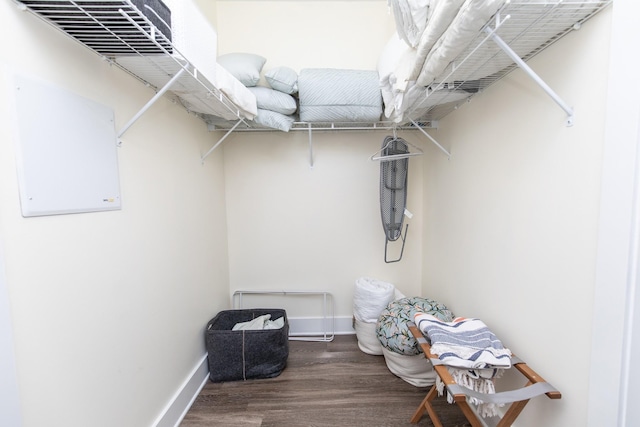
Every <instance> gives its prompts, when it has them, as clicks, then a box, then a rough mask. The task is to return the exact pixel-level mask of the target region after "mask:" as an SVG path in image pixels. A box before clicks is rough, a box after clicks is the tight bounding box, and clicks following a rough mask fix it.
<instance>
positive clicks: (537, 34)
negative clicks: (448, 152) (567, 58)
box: [406, 0, 612, 125]
mask: <svg viewBox="0 0 640 427" xmlns="http://www.w3.org/2000/svg"><path fill="white" fill-rule="evenodd" d="M611 3H612V1H611V0H607V1H593V0H587V1H562V0H554V1H525V0H519V1H518V0H511V1H507V2H506V3H505V4H504V6H503V7H502V8H501V9H500V11H499V12H498V13H497V14H496V15H494V16H493V17H492V18H491V19H490V20H489V22H487V23H486V25H485V26H484V27H483V28H482V30H481V31H479V32H478V34H477V35H476V37H475V38H474V39H473V41H472V42H471V43H469V44H468V46H467V47H466V48H465V49H464V50H463V51H462V52H461V53H460V54H459V55H458V56H457V57H456V58H455V59H454V60H453V61H451V62H450V63H449V65H448V66H447V67H446V69H445V70H444V71H443V72H442V73H441V74H440V76H438V77H437V78H436V79H435V81H434V83H433V84H432V85H431V86H430V87H429V89H428V90H427V92H426V95H425V96H424V98H423V99H422V100H420V101H419V102H417V103H415V104H414V105H413V107H412V108H411V109H410V110H409V112H408V113H407V114H406V116H407V117H411V118H412V119H414V120H419V121H423V122H432V121H433V122H437V121H438V120H441V119H442V118H443V117H445V116H446V115H448V114H450V113H451V112H452V111H454V110H455V109H456V108H458V107H459V106H460V104H461V103H463V102H466V101H468V100H469V98H471V97H472V96H474V95H475V94H476V93H479V92H481V91H482V90H484V89H486V88H487V87H489V86H490V85H492V84H493V83H495V82H497V81H498V80H500V79H501V78H503V77H504V76H506V75H507V74H509V73H510V72H511V71H513V70H515V69H517V68H521V69H523V71H524V72H525V73H527V74H528V75H529V76H530V77H531V78H532V79H533V81H534V83H535V84H538V85H539V86H540V87H541V88H542V89H543V90H544V91H545V92H546V93H547V94H548V95H549V96H550V97H551V98H552V100H553V101H554V102H555V103H556V104H558V106H559V107H560V108H562V109H563V110H564V111H565V112H566V114H567V125H571V124H572V123H573V109H572V107H570V106H569V104H568V103H567V102H565V101H564V100H563V99H561V98H560V96H558V94H557V93H556V92H555V91H554V90H553V89H552V88H551V87H549V86H548V85H547V84H546V83H545V82H544V81H543V80H542V79H541V78H540V77H539V76H538V75H537V74H536V73H535V71H534V70H533V69H532V68H531V67H529V66H528V65H527V63H526V62H527V61H528V60H529V59H531V58H533V57H534V56H535V55H537V54H538V53H540V52H542V51H543V50H544V49H546V48H547V47H549V46H550V45H552V44H553V43H555V42H556V41H558V40H560V39H561V38H562V37H563V36H565V35H567V34H568V33H570V32H572V31H576V30H579V29H580V28H581V26H582V24H584V22H585V21H587V20H588V19H590V18H591V17H593V16H594V15H595V14H596V13H598V12H600V11H601V10H602V9H604V8H605V7H607V6H608V5H609V4H611ZM442 89H447V90H448V91H449V93H451V94H452V95H453V94H459V93H460V91H467V92H468V93H469V96H468V98H467V99H464V100H457V99H456V100H455V101H451V100H449V99H447V97H446V96H442V94H443V93H447V91H443V90H442ZM432 96H439V97H441V99H439V100H438V103H436V105H433V104H434V103H433V102H430V98H431V97H432Z"/></svg>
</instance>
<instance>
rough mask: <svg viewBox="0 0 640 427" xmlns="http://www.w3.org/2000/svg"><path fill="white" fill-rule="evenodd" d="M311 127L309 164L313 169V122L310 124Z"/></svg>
mask: <svg viewBox="0 0 640 427" xmlns="http://www.w3.org/2000/svg"><path fill="white" fill-rule="evenodd" d="M308 127H309V166H310V167H311V169H313V137H312V131H311V123H309V124H308Z"/></svg>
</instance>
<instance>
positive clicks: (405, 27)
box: [389, 0, 436, 47]
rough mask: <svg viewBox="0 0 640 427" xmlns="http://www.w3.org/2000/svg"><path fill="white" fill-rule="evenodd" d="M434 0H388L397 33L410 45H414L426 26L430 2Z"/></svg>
mask: <svg viewBox="0 0 640 427" xmlns="http://www.w3.org/2000/svg"><path fill="white" fill-rule="evenodd" d="M435 1H436V0H389V5H390V6H391V9H392V10H393V17H394V19H395V21H396V30H397V34H398V35H399V36H400V38H401V39H402V40H404V41H405V42H406V43H407V44H409V45H410V46H411V47H416V45H417V44H418V42H419V41H420V35H421V34H422V32H423V31H424V29H425V28H426V26H427V20H428V19H429V12H430V7H429V6H430V3H432V2H435Z"/></svg>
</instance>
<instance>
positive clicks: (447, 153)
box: [409, 119, 451, 158]
mask: <svg viewBox="0 0 640 427" xmlns="http://www.w3.org/2000/svg"><path fill="white" fill-rule="evenodd" d="M409 120H411V123H413V125H414V126H415V127H416V129H418V130H419V131H420V132H422V133H423V134H424V135H425V136H426V137H427V138H429V139H430V140H431V142H433V143H434V144H435V145H436V146H437V147H438V148H439V149H440V150H441V151H442V152H443V153H444V154H446V155H447V157H448V158H451V153H449V152H448V151H447V150H445V148H444V147H443V146H442V145H440V144H438V141H436V140H435V139H433V137H432V136H431V135H429V134H428V133H427V132H426V131H425V130H424V129H422V128H421V127H420V126H418V124H417V123H416V122H414V121H413V119H409Z"/></svg>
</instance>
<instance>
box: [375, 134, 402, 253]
mask: <svg viewBox="0 0 640 427" xmlns="http://www.w3.org/2000/svg"><path fill="white" fill-rule="evenodd" d="M380 153H381V156H380V160H381V162H380V214H381V216H382V227H383V228H384V234H385V237H386V239H385V245H384V261H385V262H387V263H391V262H398V261H400V260H401V259H402V254H403V252H404V243H405V239H406V235H407V232H406V230H407V229H408V228H409V224H407V225H406V228H405V233H404V236H403V235H402V225H403V222H404V212H405V208H406V206H407V182H408V173H409V159H408V158H407V157H404V158H399V159H394V160H391V159H389V160H385V159H384V157H386V156H398V155H400V157H402V156H403V155H407V154H409V146H408V144H407V142H406V141H405V140H403V139H402V138H398V137H395V136H387V137H386V138H385V139H384V141H383V143H382V150H381V151H380ZM391 158H393V157H391ZM399 238H402V249H401V251H400V256H399V257H398V259H394V260H389V259H388V258H387V247H388V245H389V242H395V241H396V240H398V239H399Z"/></svg>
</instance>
